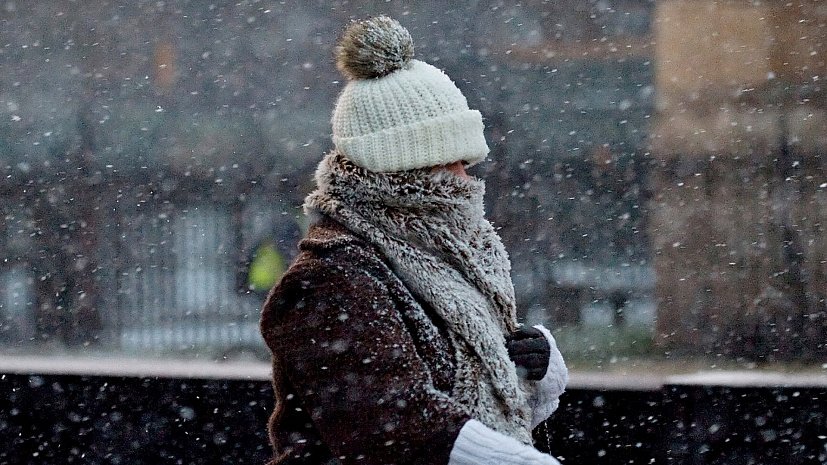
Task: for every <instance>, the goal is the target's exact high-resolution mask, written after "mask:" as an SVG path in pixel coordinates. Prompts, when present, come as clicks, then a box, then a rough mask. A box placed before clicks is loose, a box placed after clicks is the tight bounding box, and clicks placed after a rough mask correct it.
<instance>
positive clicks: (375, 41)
mask: <svg viewBox="0 0 827 465" xmlns="http://www.w3.org/2000/svg"><path fill="white" fill-rule="evenodd" d="M336 65H337V68H338V69H339V70H340V71H341V72H342V74H344V75H345V77H347V79H348V83H347V85H346V86H345V88H344V90H343V91H342V93H341V94H340V95H339V99H338V101H337V102H336V109H335V110H334V112H333V119H332V123H333V143H334V145H335V146H336V149H337V150H338V151H339V152H340V153H342V154H343V155H344V156H345V157H347V158H348V159H350V160H351V161H353V162H354V163H355V164H357V165H359V166H361V167H362V168H365V169H367V170H370V171H374V172H393V171H404V170H411V169H415V168H424V167H430V166H438V165H446V164H450V163H454V162H457V161H460V160H463V161H466V162H468V163H469V164H474V163H477V162H479V161H481V160H483V159H484V158H485V156H486V154H487V153H488V145H487V144H486V143H485V137H484V136H483V124H482V115H481V114H480V112H479V111H477V110H471V109H469V108H468V102H467V101H466V99H465V96H463V95H462V92H460V90H459V89H458V88H457V86H456V85H455V84H454V82H453V81H451V79H450V78H449V77H448V76H447V75H446V74H445V73H443V72H442V71H440V70H439V69H437V68H435V67H433V66H431V65H429V64H428V63H425V62H422V61H419V60H414V59H413V40H412V39H411V35H410V34H409V33H408V31H407V30H406V29H405V28H404V27H402V25H401V24H399V23H398V22H397V21H396V20H394V19H391V18H388V17H387V16H378V17H374V18H370V19H367V20H364V21H359V22H355V23H353V24H351V25H350V26H349V27H348V28H347V30H346V31H345V33H344V35H343V36H342V39H341V40H340V42H339V45H338V47H337V48H336Z"/></svg>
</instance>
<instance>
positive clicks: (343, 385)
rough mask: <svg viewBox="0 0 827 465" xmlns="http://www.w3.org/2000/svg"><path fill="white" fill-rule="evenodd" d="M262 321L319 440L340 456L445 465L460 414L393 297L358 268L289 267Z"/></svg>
mask: <svg viewBox="0 0 827 465" xmlns="http://www.w3.org/2000/svg"><path fill="white" fill-rule="evenodd" d="M288 281H289V282H284V281H283V282H282V285H281V289H280V291H279V292H276V293H275V294H274V295H272V296H271V298H270V300H269V302H268V305H271V306H275V307H277V308H272V309H270V314H271V315H275V316H274V317H272V318H270V320H271V321H267V322H265V331H267V332H269V334H268V335H267V336H266V337H267V339H268V344H270V346H271V350H272V351H273V353H274V356H276V357H278V358H279V364H280V366H281V369H282V371H283V375H284V376H286V379H287V380H288V381H289V383H290V384H291V385H292V386H293V388H294V390H295V392H296V395H297V397H299V401H300V403H301V405H302V407H303V408H304V409H306V411H307V413H308V414H309V416H310V418H311V419H312V421H313V424H314V426H315V427H316V429H317V430H318V432H319V434H320V435H321V437H322V439H323V441H324V442H325V443H326V444H327V445H328V446H329V447H330V449H331V451H332V452H333V454H334V456H336V457H338V458H339V459H340V460H341V461H342V463H345V464H348V463H357V462H358V463H360V464H374V463H376V464H380V463H381V464H390V463H393V464H400V465H401V464H418V463H429V464H430V463H433V464H438V463H443V464H444V463H448V461H449V455H450V453H451V449H452V447H453V444H454V442H455V440H456V438H457V436H458V434H459V432H460V430H461V429H462V427H463V425H464V424H465V423H466V422H467V421H468V420H469V417H468V416H467V415H466V414H465V413H464V412H463V411H462V410H461V409H460V408H459V407H458V406H457V405H456V404H455V403H454V402H453V401H452V400H451V399H450V398H449V397H448V396H447V395H445V394H444V393H442V392H440V391H438V390H437V389H435V388H434V387H433V383H432V382H431V376H430V373H429V371H428V368H427V366H426V365H425V364H424V363H423V361H422V360H421V359H420V358H419V356H418V355H417V352H416V348H415V345H414V342H413V340H412V338H411V336H410V334H409V333H408V331H407V330H406V327H405V322H404V321H403V320H402V318H401V315H400V313H399V309H398V308H396V302H395V301H394V300H393V299H392V298H391V297H390V294H389V292H388V290H387V288H386V287H385V286H384V284H383V283H382V282H381V281H380V280H378V279H376V278H375V277H374V276H371V275H370V274H369V270H366V269H364V268H363V267H356V266H347V267H346V268H339V267H335V266H325V267H314V272H313V273H312V275H311V274H303V273H293V274H292V275H291V276H290V277H289V279H288Z"/></svg>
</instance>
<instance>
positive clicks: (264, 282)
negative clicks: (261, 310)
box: [247, 239, 287, 294]
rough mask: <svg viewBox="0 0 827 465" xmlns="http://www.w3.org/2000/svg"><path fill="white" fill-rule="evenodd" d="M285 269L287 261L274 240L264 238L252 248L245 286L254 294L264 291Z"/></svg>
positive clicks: (272, 284) (269, 287)
mask: <svg viewBox="0 0 827 465" xmlns="http://www.w3.org/2000/svg"><path fill="white" fill-rule="evenodd" d="M286 269H287V262H286V260H285V259H284V257H283V256H282V254H281V253H280V252H279V250H278V248H276V243H275V241H273V240H272V239H267V240H264V241H262V242H260V243H259V244H258V246H256V248H255V250H253V257H252V259H251V260H250V267H249V270H248V273H247V288H248V289H249V290H251V291H252V292H254V293H256V294H261V293H266V292H268V291H269V290H270V289H272V288H273V286H274V285H275V284H276V282H278V280H279V279H280V278H281V276H282V275H283V274H284V271H285V270H286Z"/></svg>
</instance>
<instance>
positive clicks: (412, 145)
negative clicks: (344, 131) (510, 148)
mask: <svg viewBox="0 0 827 465" xmlns="http://www.w3.org/2000/svg"><path fill="white" fill-rule="evenodd" d="M483 127H484V126H483V123H482V114H480V112H479V111H477V110H462V111H458V112H454V113H449V114H447V115H443V116H439V117H436V118H430V119H427V120H422V121H417V122H415V123H411V124H407V125H404V126H395V127H392V128H389V129H383V130H381V131H377V132H372V133H369V134H365V135H362V136H358V137H336V136H334V137H333V143H334V144H335V145H336V149H337V150H339V151H340V152H341V153H342V154H343V155H345V156H346V157H347V158H349V159H350V160H351V161H353V162H354V163H356V164H357V165H359V166H361V167H362V168H365V169H368V170H371V171H374V172H392V171H405V170H411V169H416V168H425V167H429V166H439V165H447V164H450V163H454V162H457V161H460V160H464V161H466V162H468V163H469V164H474V163H477V162H479V161H481V160H483V159H485V156H486V155H487V154H488V144H486V142H485V136H484V133H483Z"/></svg>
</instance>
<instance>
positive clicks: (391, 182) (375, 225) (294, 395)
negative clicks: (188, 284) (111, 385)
mask: <svg viewBox="0 0 827 465" xmlns="http://www.w3.org/2000/svg"><path fill="white" fill-rule="evenodd" d="M412 57H413V45H412V41H411V37H410V35H409V33H408V31H407V30H405V29H404V28H403V27H402V26H401V25H400V24H399V23H398V22H396V21H394V20H392V19H390V18H387V17H376V18H372V19H369V20H365V21H362V22H357V23H354V24H352V25H351V26H350V27H349V28H348V29H347V30H346V31H345V33H344V36H343V37H342V39H341V42H340V44H339V46H338V48H337V65H338V67H339V69H340V70H341V71H342V72H343V74H345V76H346V77H347V78H348V79H349V82H348V84H347V86H345V88H344V90H343V91H342V93H341V95H340V96H339V99H338V103H337V105H336V109H335V111H334V114H333V142H334V144H335V149H334V150H333V152H332V153H330V154H328V155H327V156H326V157H325V158H324V159H323V160H322V162H321V163H320V164H319V167H318V169H317V172H316V183H317V189H316V190H315V191H314V192H313V193H311V194H310V195H309V196H308V197H307V199H306V200H305V211H306V213H307V214H308V215H310V216H311V219H312V220H313V221H312V224H311V227H310V229H309V231H308V233H307V235H306V237H305V238H304V240H303V241H302V242H301V243H300V250H301V251H300V254H299V256H298V257H297V259H296V260H295V262H293V264H292V265H291V267H290V268H289V270H288V271H287V272H286V274H285V275H284V277H283V278H282V279H281V281H280V282H279V284H278V285H277V286H276V287H275V288H274V289H273V290H272V291H271V293H270V295H269V296H268V299H267V301H266V303H265V305H264V310H263V313H262V321H261V329H262V334H263V336H264V339H265V340H266V342H267V345H268V346H269V348H270V350H271V351H272V353H273V378H274V379H273V383H274V388H275V393H276V408H275V411H274V413H273V415H272V417H271V419H270V425H269V426H270V438H271V441H272V443H273V446H274V449H275V458H274V459H273V461H272V462H271V463H272V464H279V465H287V464H322V463H324V464H357V463H358V464H414V463H417V464H452V465H464V464H481V463H498V464H557V463H558V462H557V461H556V460H555V459H554V458H553V457H551V456H549V455H545V454H542V453H540V452H539V451H537V450H536V449H534V448H533V447H532V435H531V431H532V429H533V428H534V427H535V426H537V425H538V424H539V423H540V422H542V421H544V420H546V419H547V418H548V417H549V415H550V414H551V413H552V412H553V411H554V410H555V409H556V408H557V405H558V402H559V401H558V398H559V396H560V394H562V392H563V390H564V388H565V384H566V382H567V380H568V372H567V370H566V366H565V364H564V362H563V359H562V356H561V355H560V352H559V351H558V349H557V347H556V343H555V341H554V339H553V337H552V336H551V334H550V333H549V332H548V331H547V330H546V329H545V328H543V327H542V326H537V327H534V328H527V327H522V326H520V325H519V324H518V323H517V320H516V309H515V303H514V288H513V285H512V282H511V277H510V269H511V264H510V262H509V260H508V255H507V253H506V251H505V249H504V247H503V245H502V242H501V240H500V238H499V236H498V235H497V234H496V232H495V231H494V228H493V227H492V225H491V224H490V223H489V222H488V221H487V220H486V219H485V216H484V209H483V194H484V183H483V182H482V181H480V180H477V179H474V178H472V177H470V176H468V174H466V172H465V166H467V165H471V164H474V163H478V162H480V161H482V160H483V159H484V158H485V156H486V154H487V153H488V146H487V144H486V141H485V138H484V136H483V123H482V116H481V115H480V113H479V112H478V111H476V110H470V109H469V108H468V104H467V102H466V99H465V97H464V96H463V95H462V93H461V92H460V90H459V89H458V88H457V87H456V86H455V84H454V83H453V82H452V81H451V80H450V78H448V76H446V75H445V74H444V73H443V72H442V71H440V70H438V69H437V68H435V67H433V66H431V65H429V64H427V63H424V62H421V61H418V60H413V59H412Z"/></svg>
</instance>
